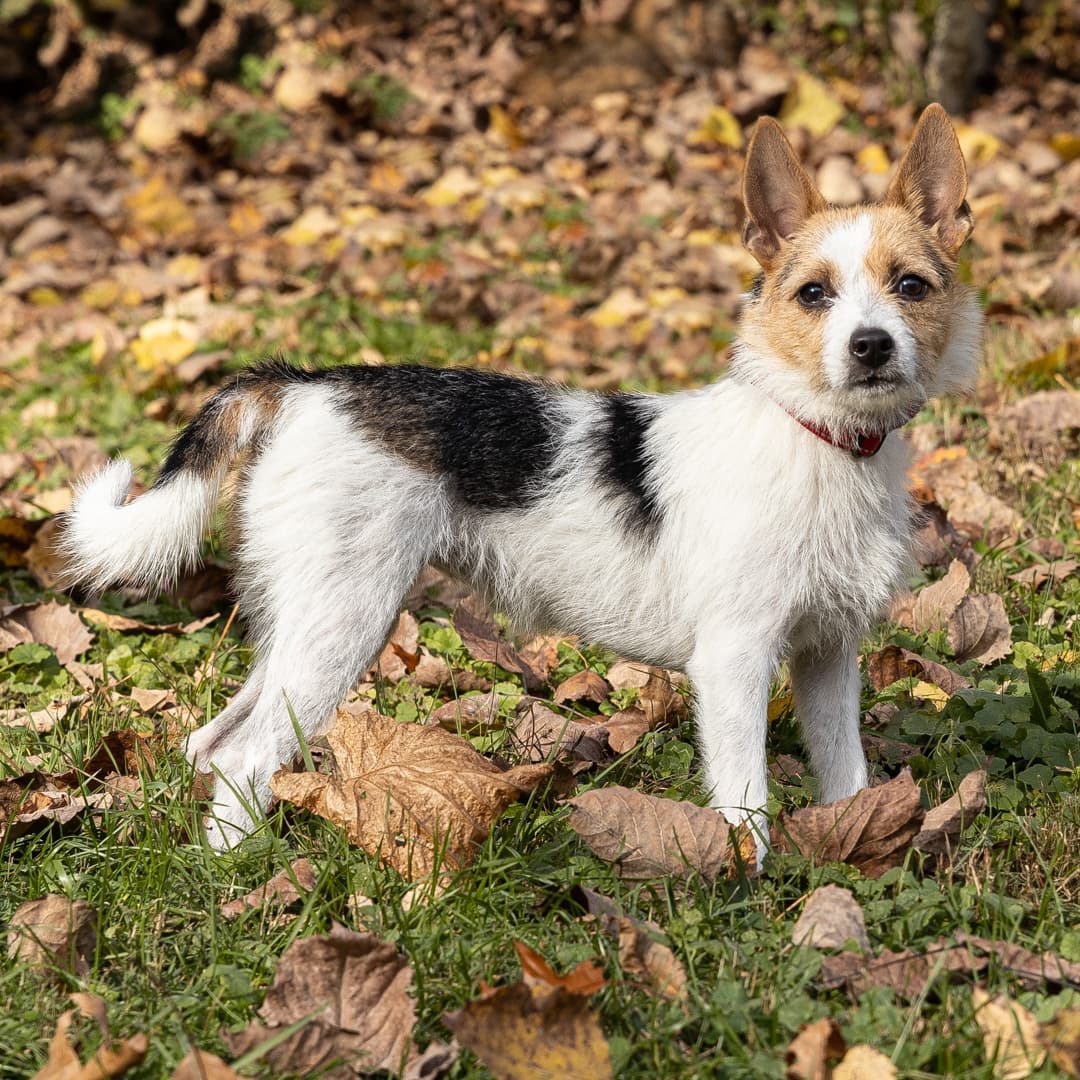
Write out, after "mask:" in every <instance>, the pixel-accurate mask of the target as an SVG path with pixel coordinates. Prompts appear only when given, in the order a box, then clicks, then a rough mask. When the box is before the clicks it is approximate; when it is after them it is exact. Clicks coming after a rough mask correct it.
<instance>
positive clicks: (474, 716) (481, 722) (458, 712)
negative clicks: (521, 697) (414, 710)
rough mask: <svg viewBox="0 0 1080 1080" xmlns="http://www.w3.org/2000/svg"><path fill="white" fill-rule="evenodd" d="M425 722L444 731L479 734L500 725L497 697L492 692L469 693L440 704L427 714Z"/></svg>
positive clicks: (501, 722) (501, 723)
mask: <svg viewBox="0 0 1080 1080" xmlns="http://www.w3.org/2000/svg"><path fill="white" fill-rule="evenodd" d="M426 723H428V724H438V725H439V727H441V728H444V729H445V730H446V731H452V732H456V733H458V734H461V735H479V734H481V733H483V732H488V731H491V730H492V729H493V728H495V727H502V726H503V721H502V717H500V716H499V699H498V698H497V697H496V696H495V695H494V694H469V695H468V696H467V697H459V698H455V699H454V700H453V701H448V702H447V703H446V704H445V705H440V706H439V707H438V708H437V709H434V710H433V711H432V712H431V714H430V715H429V716H428V718H427V721H426Z"/></svg>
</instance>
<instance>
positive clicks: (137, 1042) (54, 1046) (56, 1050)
mask: <svg viewBox="0 0 1080 1080" xmlns="http://www.w3.org/2000/svg"><path fill="white" fill-rule="evenodd" d="M71 999H72V1001H74V1002H75V1004H76V1006H77V1009H68V1010H67V1011H66V1012H62V1013H61V1014H60V1016H59V1017H58V1018H57V1021H56V1032H55V1033H54V1035H53V1037H52V1041H51V1042H50V1043H49V1060H48V1061H47V1062H46V1063H45V1066H44V1068H42V1069H40V1070H39V1071H38V1072H36V1073H34V1076H33V1078H32V1080H106V1078H107V1077H112V1076H123V1074H124V1073H125V1072H127V1070H128V1069H130V1068H131V1067H132V1066H134V1065H138V1064H139V1063H140V1062H141V1061H142V1060H143V1058H144V1057H146V1054H147V1051H148V1050H149V1049H150V1040H149V1039H147V1037H146V1036H145V1035H143V1034H141V1033H140V1034H138V1035H132V1036H131V1037H130V1038H127V1039H117V1040H115V1041H113V1040H112V1039H110V1038H109V1031H108V1025H107V1024H105V1020H104V1016H105V1010H104V1002H102V1001H101V999H100V998H96V997H94V996H93V995H92V994H81V993H80V994H72V995H71ZM76 1012H80V1013H82V1015H83V1016H87V1017H89V1018H90V1019H93V1020H95V1021H96V1022H97V1023H98V1024H99V1026H101V1027H102V1028H103V1031H102V1034H103V1035H104V1037H105V1040H106V1045H104V1046H101V1047H99V1048H98V1049H97V1050H96V1051H94V1054H93V1056H92V1057H91V1058H90V1060H89V1061H87V1062H86V1064H85V1065H82V1064H80V1063H79V1058H78V1055H77V1054H76V1053H75V1050H74V1048H73V1047H72V1045H71V1040H70V1038H69V1036H68V1031H69V1029H70V1028H71V1023H72V1021H73V1020H74V1019H75V1014H76Z"/></svg>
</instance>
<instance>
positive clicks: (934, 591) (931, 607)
mask: <svg viewBox="0 0 1080 1080" xmlns="http://www.w3.org/2000/svg"><path fill="white" fill-rule="evenodd" d="M970 587H971V575H970V574H969V573H968V569H967V567H966V566H965V565H964V564H963V563H962V562H961V561H960V560H959V559H953V561H952V562H951V563H950V564H949V569H948V571H947V572H946V574H945V576H944V577H943V578H942V579H941V580H940V581H935V582H934V583H933V584H932V585H927V586H926V587H925V588H924V589H921V590H920V591H919V594H918V596H916V597H915V604H914V606H913V607H912V609H911V623H910V625H911V629H912V630H914V631H915V632H916V633H919V634H923V633H926V631H928V630H940V629H941V628H942V627H943V626H944V625H945V623H946V622H947V621H948V618H949V616H950V615H952V613H953V612H954V611H955V610H956V609H957V607H959V605H960V601H961V600H963V599H964V597H965V596H966V595H967V591H968V589H969V588H970Z"/></svg>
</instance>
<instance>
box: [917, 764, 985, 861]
mask: <svg viewBox="0 0 1080 1080" xmlns="http://www.w3.org/2000/svg"><path fill="white" fill-rule="evenodd" d="M985 809H986V772H985V770H983V769H978V770H976V771H975V772H970V773H968V774H967V776H965V777H964V778H963V780H961V781H960V785H959V787H957V789H956V794H955V795H953V796H952V797H951V798H948V799H946V800H945V801H944V802H943V803H941V805H940V806H935V807H933V808H932V809H930V810H928V811H927V812H926V816H925V817H924V818H923V823H922V829H921V830H920V832H919V834H918V836H916V837H915V839H914V840H912V842H911V846H912V847H913V848H917V849H918V850H919V851H923V852H925V853H926V854H928V855H934V856H938V857H943V858H946V859H948V858H949V857H951V855H952V852H953V850H954V849H955V847H956V843H957V841H958V840H959V838H960V834H961V833H962V832H963V831H964V829H965V828H967V826H968V825H969V824H971V822H972V821H974V819H975V818H977V817H978V816H979V815H980V814H981V813H982V812H983V811H984V810H985Z"/></svg>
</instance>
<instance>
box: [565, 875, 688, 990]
mask: <svg viewBox="0 0 1080 1080" xmlns="http://www.w3.org/2000/svg"><path fill="white" fill-rule="evenodd" d="M581 892H582V894H583V895H584V897H585V903H586V906H587V907H588V909H589V914H590V915H591V916H592V917H593V918H595V919H596V921H597V922H598V924H599V925H600V928H601V929H602V930H603V931H604V933H606V934H607V935H608V936H609V937H611V938H613V939H614V940H615V941H616V942H618V945H619V964H620V966H621V967H622V969H623V972H624V973H625V974H627V975H630V976H631V977H633V978H634V979H635V980H636V981H638V982H641V983H644V984H645V985H646V986H647V987H648V988H649V990H650V991H651V992H652V993H653V994H656V995H658V996H659V997H664V998H669V999H671V1000H677V1001H684V1000H685V999H686V983H687V978H686V970H685V969H684V968H683V966H682V964H681V963H680V961H679V958H678V957H677V956H676V955H675V954H674V953H673V952H672V951H671V949H670V948H669V947H668V946H667V945H665V944H664V942H663V941H662V940H661V939H662V938H663V937H664V936H665V935H664V932H663V931H662V930H661V929H660V927H659V926H657V925H656V923H653V922H642V921H641V920H640V919H635V918H632V917H631V916H629V915H624V914H623V913H622V912H621V911H620V910H619V909H618V907H617V906H616V904H615V902H614V901H613V900H611V899H610V898H609V897H607V896H604V895H602V894H601V893H598V892H595V891H594V890H593V889H587V888H584V887H582V889H581Z"/></svg>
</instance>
